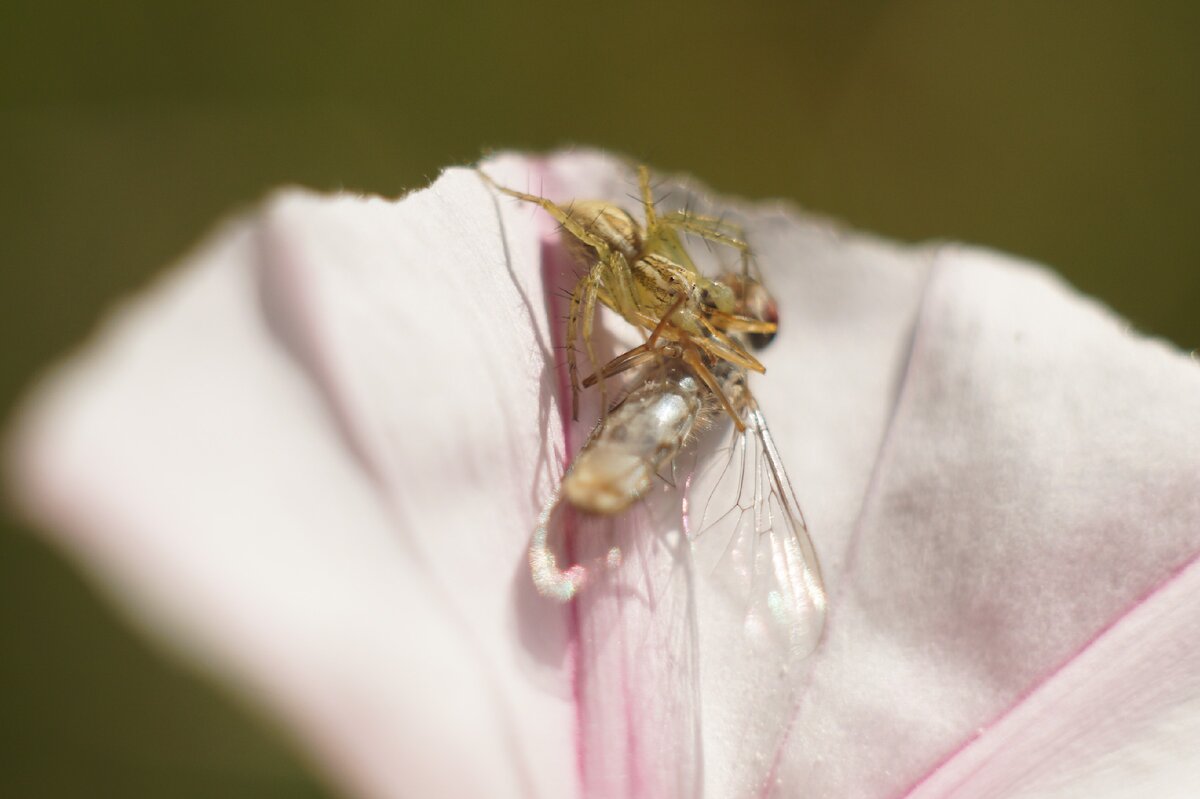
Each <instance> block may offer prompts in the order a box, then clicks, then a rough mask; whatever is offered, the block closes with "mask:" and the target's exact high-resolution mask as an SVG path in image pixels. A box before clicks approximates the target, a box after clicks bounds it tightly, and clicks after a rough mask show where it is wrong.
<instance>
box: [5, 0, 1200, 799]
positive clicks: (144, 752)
mask: <svg viewBox="0 0 1200 799" xmlns="http://www.w3.org/2000/svg"><path fill="white" fill-rule="evenodd" d="M409 6H410V4H406V3H403V2H389V3H379V4H378V5H370V4H362V3H356V4H343V6H342V7H340V8H337V10H333V9H334V7H335V6H334V4H325V3H316V2H297V3H292V4H290V5H286V6H285V5H283V4H277V5H276V4H272V5H268V4H255V3H249V2H246V1H245V0H241V2H226V1H225V0H212V1H211V2H207V3H204V4H190V3H166V2H149V1H147V2H120V1H119V0H118V2H106V3H85V2H78V1H77V0H76V1H75V2H71V1H68V2H61V3H44V2H39V3H33V2H25V1H24V0H21V1H15V0H5V2H4V3H3V4H2V5H0V153H2V155H0V158H2V161H0V163H2V165H3V173H2V174H3V185H4V191H3V195H2V197H0V220H2V222H0V225H2V228H0V232H2V235H0V264H2V265H3V278H4V286H3V296H4V298H5V299H6V300H8V301H9V302H8V305H7V308H6V310H5V312H4V313H3V314H2V315H0V325H2V328H0V336H2V338H3V341H4V350H3V351H4V362H3V369H2V370H0V380H2V381H3V384H2V394H0V396H2V397H3V402H4V405H3V408H2V409H0V410H2V411H3V414H4V418H8V417H9V415H10V413H11V410H12V407H13V403H14V402H15V400H16V398H17V396H18V394H19V391H20V389H21V388H22V387H24V386H26V385H27V384H28V383H29V381H30V380H31V378H32V377H33V376H34V375H35V373H36V372H37V370H38V369H39V368H40V367H42V366H44V365H45V364H46V363H47V362H48V361H50V360H51V359H52V358H53V357H55V356H57V355H60V354H62V353H63V352H65V351H66V350H68V349H69V348H70V347H73V346H74V345H76V344H77V343H78V342H79V341H81V340H82V339H83V337H84V336H85V335H86V334H87V332H88V330H89V329H91V328H92V326H93V325H94V324H95V323H96V321H97V319H98V317H99V315H100V314H101V313H102V312H103V311H104V310H105V309H106V308H107V307H109V306H110V305H111V304H112V303H113V301H114V300H115V299H117V298H119V297H121V296H122V295H124V294H125V293H127V292H129V291H131V290H134V289H136V288H137V287H139V286H142V285H144V284H145V283H146V282H147V280H148V279H149V278H150V277H151V276H152V275H154V274H155V273H156V272H158V271H159V270H161V269H163V267H164V266H165V265H167V264H169V263H170V262H171V261H172V259H174V258H176V257H177V256H178V255H180V254H181V253H183V252H184V251H185V250H186V249H187V248H188V247H189V245H191V244H192V243H193V242H195V241H196V240H197V238H198V237H199V236H201V235H202V234H203V233H204V232H205V231H206V230H208V229H209V228H211V227H212V225H213V223H214V222H215V221H216V220H217V219H219V218H220V217H222V216H223V215H225V214H227V213H229V212H230V211H231V210H232V209H236V208H238V207H241V206H245V205H246V204H248V203H251V202H253V201H254V200H255V199H256V198H258V197H260V196H262V194H263V193H264V192H265V191H266V190H267V189H268V188H270V187H272V186H275V185H277V184H280V183H301V184H305V185H308V186H314V187H318V188H322V189H335V188H343V187H345V188H351V189H355V190H364V191H371V192H379V193H383V194H387V195H395V194H398V193H400V192H402V191H404V190H406V189H408V188H410V187H414V186H419V185H421V184H423V183H424V182H425V181H426V179H427V178H428V177H431V176H433V175H435V174H436V173H437V171H438V169H439V168H440V167H442V166H443V165H445V164H448V163H453V162H466V161H470V160H473V159H474V158H476V157H477V155H478V154H479V153H480V151H481V150H482V149H483V148H485V147H496V148H499V147H516V148H530V149H544V148H550V147H554V146H557V145H560V144H564V143H570V142H578V143H585V144H594V145H599V146H602V147H606V148H611V149H615V150H619V151H623V152H627V153H630V154H632V155H635V156H639V157H641V158H643V159H646V160H648V161H649V162H650V163H652V164H653V165H655V166H657V167H660V168H665V169H670V170H686V171H689V172H693V173H695V174H697V175H699V176H700V177H701V178H703V179H704V180H706V181H707V182H709V183H710V184H711V185H712V186H714V187H715V188H717V189H720V190H722V191H727V192H734V193H739V194H743V195H747V196H752V197H762V196H784V197H791V198H794V199H796V200H798V201H799V202H801V203H802V204H804V205H806V206H808V207H810V208H813V209H816V210H820V211H823V212H827V213H830V214H833V215H836V216H839V217H842V218H844V219H846V220H847V221H849V222H851V223H853V224H854V225H857V226H859V227H863V228H867V229H871V230H875V231H878V232H880V233H884V234H887V235H890V236H896V237H900V238H904V239H921V238H926V237H938V238H956V239H966V240H970V241H974V242H981V243H985V244H988V245H992V246H995V247H998V248H1002V249H1005V250H1009V251H1012V252H1016V253H1019V254H1022V255H1026V256H1029V257H1031V258H1034V259H1037V260H1040V261H1044V262H1046V263H1049V264H1052V265H1054V266H1056V267H1057V268H1058V269H1059V270H1061V271H1062V272H1063V274H1065V275H1066V276H1067V277H1068V278H1069V279H1070V280H1071V281H1073V282H1074V283H1075V284H1076V285H1078V286H1079V287H1080V288H1082V289H1083V290H1084V291H1086V292H1089V293H1092V294H1095V295H1097V296H1099V297H1100V298H1102V299H1103V300H1104V301H1106V302H1107V303H1109V304H1110V305H1112V306H1114V307H1115V308H1117V309H1118V310H1119V311H1121V312H1122V313H1124V314H1125V315H1127V316H1129V317H1130V318H1131V319H1132V320H1133V322H1134V324H1135V325H1136V326H1138V327H1140V328H1142V329H1145V330H1148V331H1150V332H1153V333H1156V334H1160V335H1163V336H1166V337H1168V338H1170V339H1172V340H1174V341H1175V342H1176V343H1177V344H1179V345H1180V346H1182V347H1184V348H1187V349H1191V348H1194V347H1196V346H1197V345H1198V344H1200V316H1198V315H1197V313H1196V308H1195V306H1196V303H1197V300H1198V299H1200V270H1198V269H1197V267H1198V265H1200V239H1198V238H1197V237H1196V235H1195V231H1196V229H1197V220H1196V212H1197V210H1198V208H1200V203H1198V202H1197V199H1196V192H1197V187H1200V154H1198V152H1197V142H1198V141H1200V102H1198V100H1200V89H1198V85H1200V84H1198V80H1200V4H1196V3H1192V2H1175V3H1148V2H1128V3H1096V2H1078V3H1054V2H1044V0H1039V1H1037V2H1034V1H1033V0H1026V1H1025V2H1006V3H996V4H980V3H970V2H963V1H962V0H927V1H925V2H904V3H871V2H866V3H844V2H841V3H839V2H821V3H813V2H806V3H761V2H759V3H755V2H751V3H744V4H741V5H740V6H737V5H736V4H733V3H712V2H694V3H689V4H687V5H686V6H680V7H674V8H672V7H669V6H667V5H662V6H657V7H655V8H654V9H651V8H648V7H640V6H636V5H622V4H620V3H614V2H607V3H594V2H585V3H576V4H568V3H562V2H559V3H554V4H546V5H544V6H539V5H534V4H512V5H504V4H499V3H497V4H492V5H485V4H482V3H479V4H462V5H459V4H457V3H453V2H446V1H445V0H439V1H438V2H433V3H428V4H424V5H423V7H420V8H416V9H414V8H411V7H409ZM0 592H2V606H0V613H2V614H3V620H2V621H3V627H2V631H3V651H2V652H0V686H2V692H0V720H2V721H0V724H2V725H3V726H2V728H0V757H2V758H3V762H2V763H0V795H4V796H33V795H37V796H78V797H93V796H102V795H103V796H156V797H157V796H171V797H191V796H196V797H200V796H205V797H207V796H221V797H231V796H279V797H285V796H286V797H295V796H318V795H325V789H324V788H322V787H321V785H320V783H319V780H318V778H316V777H314V776H312V775H311V774H310V772H309V771H308V770H307V767H306V766H305V764H304V763H303V760H302V759H301V758H300V757H299V756H298V755H297V754H296V753H295V752H294V751H293V750H292V748H291V747H290V745H289V744H288V743H287V742H286V739H285V738H284V737H283V736H281V735H279V734H278V732H277V731H275V730H273V729H272V728H271V727H270V726H269V724H268V723H266V722H264V721H262V720H261V719H258V718H256V717H255V716H254V715H253V713H252V712H249V711H247V710H246V709H245V708H243V707H241V706H240V705H239V704H238V703H237V702H236V701H235V700H234V699H233V698H232V697H231V696H230V695H229V694H227V693H226V692H225V691H224V690H223V689H222V688H220V687H217V686H214V685H213V684H212V683H211V681H209V680H208V679H206V678H203V677H196V676H194V675H193V674H192V673H191V672H189V671H187V670H186V669H183V668H180V667H179V666H178V665H176V664H174V663H172V662H169V661H167V660H165V659H163V658H161V656H160V655H159V654H158V653H157V652H155V651H154V650H153V649H152V648H151V647H148V646H147V645H146V644H144V643H142V642H141V641H140V639H139V638H137V637H136V636H135V635H134V634H132V633H131V632H129V631H128V630H127V629H126V628H125V626H124V625H123V623H122V622H121V621H119V620H118V619H116V618H115V617H114V615H113V614H112V613H111V611H110V610H108V609H107V607H106V606H105V605H104V604H102V603H101V601H100V600H99V599H98V598H97V596H96V595H95V594H94V593H93V591H92V590H91V589H90V588H88V587H87V586H86V585H85V583H84V582H83V581H82V580H81V579H80V578H79V577H78V576H76V574H75V573H74V571H73V570H72V569H71V568H70V567H69V566H68V565H67V564H66V563H65V562H64V561H62V560H61V559H60V558H59V557H58V556H57V555H56V554H55V553H53V552H51V551H50V550H48V549H47V548H46V547H45V546H44V545H43V544H41V543H40V542H39V541H38V540H37V539H35V538H34V537H32V536H31V535H30V534H29V531H28V530H27V529H25V528H24V527H23V526H21V525H19V524H15V525H14V524H11V523H10V524H7V525H6V528H5V530H4V533H3V535H2V536H0Z"/></svg>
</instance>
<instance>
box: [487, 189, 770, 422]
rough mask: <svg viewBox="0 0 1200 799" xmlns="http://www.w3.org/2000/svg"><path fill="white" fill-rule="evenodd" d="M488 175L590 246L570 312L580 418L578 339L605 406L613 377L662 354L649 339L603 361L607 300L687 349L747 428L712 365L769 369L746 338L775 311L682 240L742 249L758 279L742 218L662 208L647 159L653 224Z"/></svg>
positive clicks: (644, 195)
mask: <svg viewBox="0 0 1200 799" xmlns="http://www.w3.org/2000/svg"><path fill="white" fill-rule="evenodd" d="M480 174H481V175H483V178H484V180H486V181H487V182H488V183H489V184H490V185H492V186H494V187H495V188H496V189H497V190H498V191H500V192H503V193H504V194H507V195H509V196H510V197H515V198H517V199H519V200H523V201H525V202H529V203H533V204H535V205H538V206H540V207H541V208H543V209H544V210H545V211H546V212H547V213H549V214H550V215H551V216H552V217H553V218H554V219H555V221H557V222H558V223H559V225H560V226H561V227H562V228H563V230H565V231H566V232H567V233H568V234H570V235H571V237H572V238H573V239H574V241H575V242H576V243H577V244H578V245H580V247H581V248H582V251H583V255H584V257H585V258H586V259H587V263H588V269H587V272H586V273H585V274H584V275H583V276H582V277H581V278H580V279H579V281H578V283H577V284H576V286H575V288H574V290H573V291H572V292H571V301H570V309H569V313H568V317H567V340H566V346H567V371H568V374H569V377H570V382H571V408H572V418H576V419H577V418H578V410H579V393H580V390H581V380H580V377H579V366H578V363H577V356H576V343H577V342H578V341H580V340H582V343H583V348H584V352H585V353H586V355H587V358H588V361H589V364H590V366H591V369H592V377H591V380H592V381H593V382H598V383H599V384H600V395H601V407H602V408H603V409H605V412H606V411H607V407H608V401H607V400H608V397H607V389H606V382H605V381H606V380H607V378H609V377H611V376H612V375H614V374H616V373H617V372H620V371H624V370H625V369H629V368H631V367H633V366H636V365H639V364H642V363H646V362H649V361H651V360H653V359H654V358H655V357H657V355H656V353H655V352H654V351H653V350H654V345H655V342H654V341H647V342H646V343H644V344H642V345H641V346H639V347H635V348H634V349H633V350H630V351H629V352H627V353H624V354H623V355H619V356H617V357H616V358H614V359H613V360H612V361H610V362H609V363H607V364H605V365H604V366H603V367H600V368H597V360H596V353H595V350H594V347H593V344H592V330H593V326H594V319H595V311H596V303H597V301H599V302H600V303H601V304H602V305H605V306H607V307H608V308H610V309H612V310H613V311H615V312H617V313H618V314H620V315H621V316H622V317H623V318H624V319H625V320H626V321H627V322H629V323H630V324H632V325H634V326H635V327H638V328H641V329H643V330H646V331H654V338H655V339H658V338H661V339H662V340H663V341H665V342H672V343H674V344H675V345H676V346H677V357H679V358H680V359H681V360H682V361H683V362H684V363H686V364H687V365H688V367H689V368H690V369H691V370H692V372H693V373H694V374H695V376H696V377H697V378H698V379H699V380H700V381H701V382H703V383H704V385H705V386H707V388H708V390H709V391H710V392H711V393H712V395H713V396H714V397H715V398H716V400H717V401H718V403H719V404H720V405H721V406H722V407H723V408H724V410H725V411H726V412H727V413H728V414H729V416H730V417H731V418H732V419H733V422H734V425H735V426H737V427H738V429H739V430H740V429H742V425H743V422H742V420H741V418H740V416H739V414H738V412H737V409H736V408H735V407H734V406H733V404H732V403H731V402H730V401H729V398H728V397H727V396H726V395H725V391H724V389H723V387H722V386H721V382H720V380H719V379H718V378H717V376H716V375H715V374H714V373H713V368H712V367H713V364H716V363H724V362H728V363H730V364H733V365H735V366H738V367H740V368H743V369H748V370H750V371H755V372H763V371H765V369H764V368H763V366H762V364H761V363H759V361H758V360H757V359H756V358H755V357H754V356H753V355H751V354H750V352H749V351H748V350H747V349H746V347H745V346H744V345H743V344H742V343H741V341H740V340H739V338H738V337H739V335H741V334H753V335H771V334H772V333H774V330H775V324H774V322H773V321H771V320H769V319H763V318H752V317H748V316H745V315H744V314H741V313H739V312H738V309H737V297H736V294H735V291H734V289H733V287H731V286H729V285H727V284H725V283H723V282H721V281H720V280H713V279H710V278H707V277H705V276H704V275H703V274H701V272H700V270H699V269H697V267H696V264H695V262H694V261H693V260H692V258H691V256H690V255H689V254H688V252H687V250H686V249H685V248H684V246H683V243H682V241H681V238H680V236H681V234H690V235H694V236H698V237H700V238H702V239H705V240H707V241H710V242H713V243H715V244H719V245H724V246H726V247H730V248H732V249H734V250H736V251H737V252H738V253H739V254H740V256H741V261H742V270H741V275H742V276H743V277H746V278H748V277H749V268H750V267H749V265H750V248H749V246H748V245H747V244H746V242H745V240H744V238H743V237H742V236H741V231H740V230H739V229H738V228H737V226H736V225H732V224H730V223H728V222H725V221H723V220H721V219H717V218H714V217H709V216H703V215H700V214H694V213H691V212H689V211H682V210H681V211H670V212H667V213H660V212H659V210H658V209H657V207H656V205H655V201H654V197H653V194H652V190H651V185H650V172H649V170H648V169H647V168H646V167H645V166H640V167H638V185H639V190H640V195H641V201H642V207H643V212H644V216H645V223H644V225H643V224H639V223H638V222H637V221H636V220H635V219H634V217H633V216H632V215H631V214H630V213H629V212H628V211H626V210H625V209H623V208H621V207H620V206H618V205H616V204H614V203H610V202H606V201H603V200H577V201H575V202H572V203H570V204H569V205H566V206H563V205H559V204H557V203H554V202H552V201H551V200H548V199H546V198H544V197H539V196H537V195H534V194H528V193H526V192H521V191H516V190H514V189H509V188H505V187H503V186H499V185H497V184H496V183H495V182H494V181H493V180H492V179H491V178H490V177H488V176H487V175H486V174H484V173H482V172H481V173H480Z"/></svg>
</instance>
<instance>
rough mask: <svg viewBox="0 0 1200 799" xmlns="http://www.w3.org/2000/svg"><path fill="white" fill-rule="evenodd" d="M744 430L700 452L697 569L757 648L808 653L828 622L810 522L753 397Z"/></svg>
mask: <svg viewBox="0 0 1200 799" xmlns="http://www.w3.org/2000/svg"><path fill="white" fill-rule="evenodd" d="M743 421H744V422H745V424H746V430H745V432H744V433H740V434H737V433H735V434H733V436H732V440H731V441H730V443H729V444H728V446H726V447H723V448H720V449H718V450H717V451H716V452H713V453H712V454H711V455H702V456H701V460H700V466H699V468H698V469H697V471H696V473H695V474H694V476H693V477H692V478H691V480H690V481H689V485H688V492H687V497H686V505H685V510H684V523H685V526H686V529H687V533H688V535H689V537H690V538H691V539H692V541H693V549H694V553H695V558H696V568H697V571H698V573H699V575H700V577H701V579H705V580H706V581H707V582H708V583H709V584H710V586H711V587H712V589H713V590H714V592H716V593H718V594H720V595H723V597H724V598H725V600H726V601H728V602H729V603H730V605H731V612H736V613H740V614H741V616H742V625H743V632H744V633H745V635H746V637H747V640H748V641H749V643H750V644H751V645H752V648H753V649H755V650H776V651H779V652H780V653H782V654H783V655H785V656H786V657H787V658H788V659H795V660H800V659H803V658H804V657H806V656H807V655H808V654H809V653H810V652H812V650H813V649H814V648H816V645H817V643H818V641H819V640H820V638H821V632H822V629H823V628H824V624H825V588H824V585H823V584H822V582H821V571H820V567H819V566H818V564H817V558H816V553H815V552H814V550H813V545H812V540H811V539H810V538H809V535H808V527H807V525H806V524H805V522H804V516H803V514H802V512H801V510H800V504H799V502H798V501H797V500H796V494H795V491H794V490H793V489H792V485H791V482H790V481H789V480H788V477H787V473H786V472H785V471H784V467H783V461H782V459H781V457H780V454H779V451H778V449H777V448H776V446H775V440H774V438H772V436H771V432H770V430H769V428H768V427H767V424H766V420H765V419H764V418H763V414H762V411H761V410H759V408H758V404H757V403H756V402H754V400H753V398H748V401H747V403H746V407H745V410H744V412H743Z"/></svg>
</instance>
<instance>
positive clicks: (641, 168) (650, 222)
mask: <svg viewBox="0 0 1200 799" xmlns="http://www.w3.org/2000/svg"><path fill="white" fill-rule="evenodd" d="M637 173H638V188H639V190H640V191H641V193H642V205H643V206H644V207H645V209H646V230H647V231H653V230H654V228H656V227H658V213H657V212H656V211H655V210H654V195H653V194H652V193H651V191H650V169H649V168H648V167H647V166H646V165H645V164H639V165H638V168H637Z"/></svg>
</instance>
